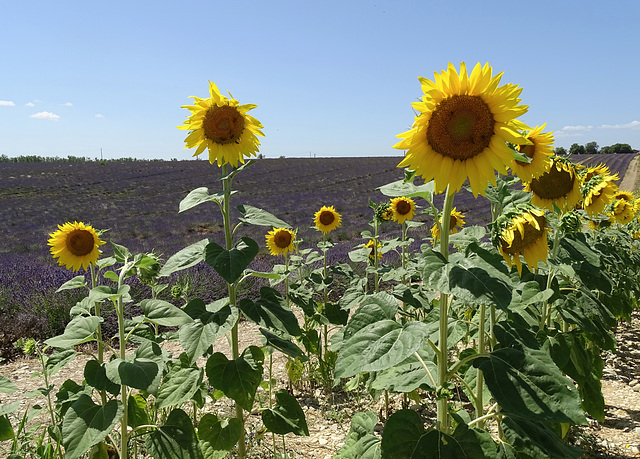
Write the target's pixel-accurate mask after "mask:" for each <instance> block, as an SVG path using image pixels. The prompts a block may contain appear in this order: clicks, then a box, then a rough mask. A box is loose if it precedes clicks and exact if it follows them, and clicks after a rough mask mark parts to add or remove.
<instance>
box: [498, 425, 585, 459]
mask: <svg viewBox="0 0 640 459" xmlns="http://www.w3.org/2000/svg"><path fill="white" fill-rule="evenodd" d="M502 429H503V432H504V435H505V437H506V438H507V440H508V442H509V443H510V444H511V445H512V446H513V448H514V449H515V450H516V452H517V457H530V458H534V459H546V458H548V457H553V458H554V459H577V458H579V457H582V455H583V454H584V451H582V450H581V449H580V448H576V447H575V446H572V445H569V444H568V443H567V442H565V441H563V440H562V439H561V438H560V437H559V436H558V435H557V434H556V433H555V431H554V430H553V429H552V428H551V427H549V425H547V424H546V423H544V422H539V421H535V420H532V419H526V418H521V417H519V416H507V417H505V418H504V419H503V420H502Z"/></svg>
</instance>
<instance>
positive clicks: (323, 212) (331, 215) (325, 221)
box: [314, 206, 342, 234]
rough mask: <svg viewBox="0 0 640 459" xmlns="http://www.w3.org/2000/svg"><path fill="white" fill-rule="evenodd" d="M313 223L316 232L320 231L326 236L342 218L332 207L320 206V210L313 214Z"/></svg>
mask: <svg viewBox="0 0 640 459" xmlns="http://www.w3.org/2000/svg"><path fill="white" fill-rule="evenodd" d="M314 223H315V225H316V229H317V230H318V231H322V233H323V234H328V233H330V232H331V231H333V230H334V229H336V228H337V227H339V226H340V224H341V223H342V216H341V215H340V214H339V213H338V212H336V209H334V208H333V206H329V207H327V206H322V208H321V209H320V210H319V211H317V212H316V213H315V219H314Z"/></svg>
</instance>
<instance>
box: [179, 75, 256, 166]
mask: <svg viewBox="0 0 640 459" xmlns="http://www.w3.org/2000/svg"><path fill="white" fill-rule="evenodd" d="M209 93H210V94H211V97H209V98H206V99H201V98H200V97H195V96H191V97H193V99H194V103H193V105H183V106H182V107H181V108H186V109H189V110H190V111H191V116H189V117H188V119H186V120H185V121H184V124H183V125H182V126H178V129H185V130H189V131H191V133H190V134H189V135H188V136H187V138H186V139H185V140H184V141H185V143H186V145H185V148H195V147H197V148H196V152H195V153H194V154H193V156H198V155H199V154H200V153H202V152H203V151H204V150H205V149H207V148H208V149H209V162H210V163H211V164H213V163H214V162H216V161H217V163H218V166H222V165H223V164H227V163H228V164H231V165H232V166H233V167H238V162H241V163H244V157H245V156H251V155H253V156H255V154H256V152H257V151H258V146H259V145H260V141H259V140H258V138H257V137H256V136H258V135H260V136H264V134H263V133H262V131H260V129H262V124H260V121H258V120H257V119H255V118H254V117H252V116H250V115H248V114H247V112H248V111H249V110H252V109H254V108H256V107H257V105H253V104H246V105H240V104H239V103H238V101H237V100H235V99H234V98H233V97H232V96H231V94H229V97H230V98H227V97H225V96H223V95H222V94H220V91H219V90H218V87H217V86H216V85H215V83H213V82H212V81H210V82H209Z"/></svg>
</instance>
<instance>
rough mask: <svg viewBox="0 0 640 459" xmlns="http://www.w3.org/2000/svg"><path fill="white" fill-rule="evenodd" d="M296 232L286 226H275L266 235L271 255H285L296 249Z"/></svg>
mask: <svg viewBox="0 0 640 459" xmlns="http://www.w3.org/2000/svg"><path fill="white" fill-rule="evenodd" d="M295 238H296V234H295V233H294V232H293V231H291V230H288V229H286V228H273V230H271V231H269V232H268V233H267V235H266V236H265V240H266V241H267V247H269V252H271V255H281V254H282V255H285V256H286V254H287V252H291V251H293V250H294V247H293V241H294V240H295Z"/></svg>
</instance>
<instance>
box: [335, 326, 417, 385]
mask: <svg viewBox="0 0 640 459" xmlns="http://www.w3.org/2000/svg"><path fill="white" fill-rule="evenodd" d="M427 334H428V326H427V324H424V323H422V322H408V323H406V324H404V325H400V324H399V323H398V322H396V321H394V320H388V319H387V320H381V321H378V322H375V323H373V324H370V325H367V326H366V327H364V328H361V329H360V330H358V331H357V332H356V333H354V334H353V335H352V336H351V337H350V338H348V339H347V340H346V341H345V342H344V344H343V346H342V348H341V349H340V351H339V353H338V359H337V361H336V367H335V377H336V378H348V377H349V376H354V375H356V374H358V373H362V372H365V371H380V370H386V369H387V368H391V367H392V366H394V365H396V364H398V363H400V362H402V361H403V360H405V359H406V358H407V357H409V356H410V355H411V354H413V353H414V352H415V351H416V350H417V349H418V348H419V347H420V345H421V344H422V342H423V340H424V339H425V337H426V336H427Z"/></svg>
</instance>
